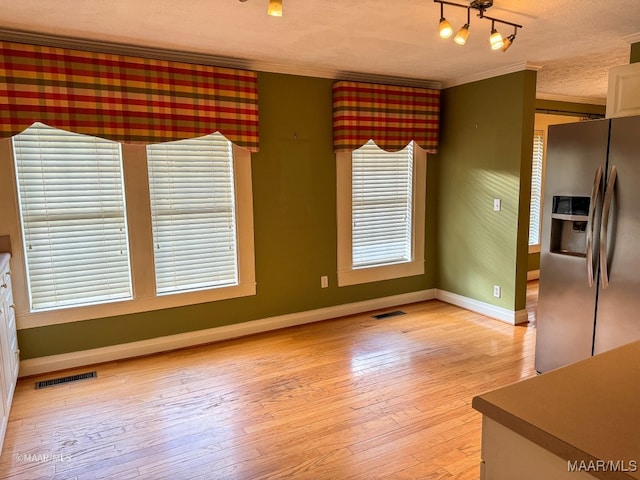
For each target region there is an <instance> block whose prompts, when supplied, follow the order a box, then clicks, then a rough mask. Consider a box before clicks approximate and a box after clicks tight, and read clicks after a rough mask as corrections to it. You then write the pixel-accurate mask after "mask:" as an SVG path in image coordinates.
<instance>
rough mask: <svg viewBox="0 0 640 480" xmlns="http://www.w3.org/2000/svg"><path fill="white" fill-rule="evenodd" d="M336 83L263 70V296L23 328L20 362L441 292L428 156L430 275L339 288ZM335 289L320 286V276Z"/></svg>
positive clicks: (256, 180)
mask: <svg viewBox="0 0 640 480" xmlns="http://www.w3.org/2000/svg"><path fill="white" fill-rule="evenodd" d="M332 84H333V81H332V80H327V79H318V78H310V77H299V76H291V75H279V74H270V73H259V75H258V89H259V102H260V103H259V108H260V152H259V153H257V154H254V155H253V156H252V173H253V199H254V228H255V230H254V233H255V257H256V280H257V295H255V296H252V297H245V298H239V299H232V300H225V301H219V302H214V303H208V304H200V305H192V306H186V307H180V308H172V309H168V310H160V311H153V312H146V313H139V314H132V315H124V316H115V317H110V318H101V319H95V320H88V321H82V322H73V323H66V324H61V325H55V326H50V327H39V328H31V329H25V330H20V331H19V332H18V336H19V343H20V348H21V355H20V356H21V358H22V359H23V360H24V359H28V358H34V357H40V356H46V355H53V354H59V353H67V352H73V351H78V350H85V349H91V348H96V347H103V346H108V345H116V344H120V343H126V342H133V341H137V340H144V339H149V338H154V337H159V336H164V335H171V334H176V333H182V332H189V331H194V330H200V329H206V328H212V327H218V326H223V325H229V324H234V323H239V322H245V321H249V320H255V319H261V318H266V317H270V316H275V315H283V314H287V313H293V312H300V311H306V310H312V309H316V308H321V307H328V306H334V305H339V304H344V303H350V302H357V301H362V300H368V299H372V298H376V297H383V296H389V295H395V294H401V293H406V292H413V291H419V290H424V289H429V288H434V287H435V286H436V285H435V279H436V273H435V272H436V268H435V261H436V243H435V241H436V237H435V232H436V216H437V209H436V200H437V188H436V185H437V184H436V181H437V168H436V167H437V161H434V160H432V159H431V158H429V159H428V172H427V175H428V180H427V238H426V247H425V249H426V257H425V258H426V270H427V271H426V273H425V274H424V275H420V276H415V277H409V278H405V279H398V280H388V281H384V282H378V283H372V284H367V285H357V286H349V287H341V288H338V287H337V286H336V171H335V155H334V153H333V148H332V111H331V104H332V97H331V86H332ZM321 275H328V276H329V288H326V289H321V288H320V276H321Z"/></svg>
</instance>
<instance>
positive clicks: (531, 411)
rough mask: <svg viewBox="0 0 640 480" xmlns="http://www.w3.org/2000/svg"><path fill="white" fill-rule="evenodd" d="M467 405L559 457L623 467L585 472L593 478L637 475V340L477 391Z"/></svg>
mask: <svg viewBox="0 0 640 480" xmlns="http://www.w3.org/2000/svg"><path fill="white" fill-rule="evenodd" d="M473 407H474V408H475V409H476V410H478V411H479V412H481V413H482V414H483V415H486V416H487V417H489V418H491V419H493V420H495V421H496V422H498V423H500V424H502V425H504V426H505V427H507V428H509V429H511V430H512V431H514V432H515V433H517V434H519V435H521V436H523V437H524V438H526V439H528V440H530V441H532V442H533V443H535V444H537V445H539V446H541V447H543V448H545V449H546V450H548V451H550V452H551V453H553V454H555V455H557V456H558V457H560V458H562V459H564V460H567V461H572V462H573V461H578V462H579V463H580V462H582V461H585V462H586V465H589V462H592V461H593V462H597V461H598V460H601V461H605V462H609V461H611V462H613V463H614V464H615V463H616V462H619V463H618V466H623V467H624V469H625V470H627V471H616V472H612V471H608V472H607V471H604V469H599V470H598V471H587V473H589V474H591V475H593V476H594V477H596V478H602V479H616V478H620V479H629V478H635V479H640V342H634V343H631V344H629V345H625V346H623V347H620V348H617V349H614V350H611V351H609V352H605V353H602V354H600V355H596V356H594V357H591V358H589V359H587V360H583V361H581V362H578V363H575V364H573V365H569V366H566V367H563V368H559V369H557V370H554V371H551V372H547V373H544V374H542V375H539V376H537V377H534V378H529V379H527V380H523V381H521V382H519V383H516V384H514V385H510V386H508V387H504V388H501V389H498V390H495V391H492V392H489V393H485V394H483V395H479V396H477V397H475V398H474V399H473ZM634 465H637V468H634ZM630 470H635V471H630Z"/></svg>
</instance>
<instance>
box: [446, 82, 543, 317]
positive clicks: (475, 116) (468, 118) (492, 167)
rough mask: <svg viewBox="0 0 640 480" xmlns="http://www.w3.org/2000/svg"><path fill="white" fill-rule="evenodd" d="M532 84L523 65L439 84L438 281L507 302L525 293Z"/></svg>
mask: <svg viewBox="0 0 640 480" xmlns="http://www.w3.org/2000/svg"><path fill="white" fill-rule="evenodd" d="M535 84H536V73H535V72H533V71H523V72H517V73H512V74H509V75H504V76H500V77H496V78H491V79H487V80H482V81H479V82H474V83H470V84H466V85H461V86H457V87H452V88H449V89H446V90H444V91H443V92H442V104H443V110H442V117H441V132H442V136H441V143H440V154H439V160H440V163H439V172H438V189H439V195H438V205H439V209H438V232H437V238H438V246H439V266H438V281H437V282H438V288H441V289H443V290H446V291H449V292H452V293H456V294H458V295H462V296H464V297H468V298H472V299H476V300H479V301H481V302H486V303H489V304H493V305H496V306H499V307H502V308H505V309H509V310H520V309H522V308H524V306H525V301H526V273H527V267H528V265H527V263H528V251H527V250H528V248H527V243H528V221H529V198H530V194H531V156H532V150H533V145H532V143H533V142H532V138H533V124H534V109H535ZM494 198H500V199H501V201H502V210H501V211H500V212H494V211H493V199H494ZM521 198H522V199H523V200H522V202H521V201H520V199H521ZM493 285H500V286H502V297H501V298H494V296H493Z"/></svg>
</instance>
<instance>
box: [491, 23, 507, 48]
mask: <svg viewBox="0 0 640 480" xmlns="http://www.w3.org/2000/svg"><path fill="white" fill-rule="evenodd" d="M489 43H491V49H492V50H498V49H499V48H502V46H503V45H504V41H503V40H502V35H500V33H498V31H497V30H496V29H495V28H492V29H491V36H490V37H489Z"/></svg>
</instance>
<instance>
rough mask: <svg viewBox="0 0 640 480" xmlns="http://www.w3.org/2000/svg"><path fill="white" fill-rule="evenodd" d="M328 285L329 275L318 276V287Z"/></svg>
mask: <svg viewBox="0 0 640 480" xmlns="http://www.w3.org/2000/svg"><path fill="white" fill-rule="evenodd" d="M328 286H329V277H327V276H326V275H323V276H322V277H320V288H327V287H328Z"/></svg>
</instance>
